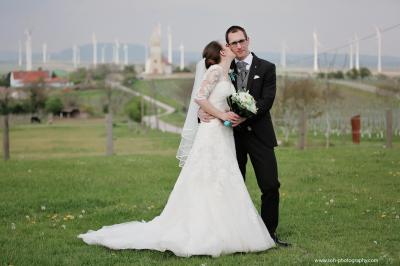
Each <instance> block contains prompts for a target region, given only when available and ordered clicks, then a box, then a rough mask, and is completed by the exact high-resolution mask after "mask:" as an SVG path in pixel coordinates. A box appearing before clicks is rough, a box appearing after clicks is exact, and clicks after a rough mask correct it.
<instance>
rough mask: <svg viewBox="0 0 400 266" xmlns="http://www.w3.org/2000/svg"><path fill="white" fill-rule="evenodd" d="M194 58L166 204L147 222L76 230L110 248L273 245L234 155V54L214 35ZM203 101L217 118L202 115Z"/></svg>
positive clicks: (219, 250)
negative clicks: (174, 176)
mask: <svg viewBox="0 0 400 266" xmlns="http://www.w3.org/2000/svg"><path fill="white" fill-rule="evenodd" d="M203 58H204V59H203V60H202V61H200V62H199V63H198V64H197V68H196V78H195V83H194V87H193V92H192V99H191V103H190V107H189V111H188V114H187V117H186V121H185V126H184V128H183V133H182V140H181V143H180V146H179V149H178V153H177V158H178V159H179V160H180V164H179V165H180V166H181V167H182V170H181V172H180V174H179V176H178V179H177V181H176V183H175V186H174V188H173V190H172V192H171V194H170V196H169V198H168V202H167V204H166V206H165V208H164V210H163V211H162V212H161V214H160V215H159V216H157V217H155V218H154V219H153V220H151V221H149V222H139V221H132V222H126V223H122V224H116V225H111V226H104V227H102V228H101V229H100V230H97V231H92V230H89V231H88V232H87V233H85V234H80V235H79V236H78V237H79V238H81V239H83V241H85V242H86V243H87V244H90V245H102V246H105V247H108V248H110V249H151V250H158V251H165V250H170V251H172V252H173V253H175V254H176V255H177V256H182V257H189V256H192V255H211V256H213V257H218V256H220V255H221V254H230V253H235V252H256V251H263V250H267V249H269V248H271V247H273V246H275V242H274V241H273V240H272V238H271V236H270V235H269V233H268V230H267V228H266V227H265V225H264V222H263V220H262V219H261V217H260V216H259V214H258V212H257V210H256V208H255V207H254V205H253V202H252V201H251V198H250V196H249V193H248V191H247V189H246V186H245V183H244V181H243V177H242V175H241V172H240V170H239V166H238V163H237V161H236V153H235V143H234V138H233V132H232V128H231V127H226V126H224V124H223V121H227V120H228V121H235V119H237V118H238V116H237V115H236V114H235V113H233V112H229V106H228V105H227V102H226V98H227V96H229V95H231V94H232V93H233V92H234V91H235V89H234V86H233V85H232V83H231V82H230V79H229V76H228V71H229V67H230V64H231V62H232V60H233V59H234V58H235V55H234V54H233V52H232V51H231V50H230V48H229V47H226V46H224V45H222V44H220V43H219V42H217V41H212V42H211V43H209V44H208V45H207V46H206V47H205V48H204V51H203ZM199 106H200V107H201V108H202V109H203V110H204V111H206V112H207V113H209V114H211V115H213V116H214V117H216V118H218V119H213V120H211V121H210V122H208V123H198V120H197V111H198V109H199Z"/></svg>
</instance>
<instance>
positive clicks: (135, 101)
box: [125, 97, 147, 123]
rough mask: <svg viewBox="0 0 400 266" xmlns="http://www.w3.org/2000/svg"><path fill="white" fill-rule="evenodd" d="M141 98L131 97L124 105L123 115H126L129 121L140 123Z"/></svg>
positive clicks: (145, 107)
mask: <svg viewBox="0 0 400 266" xmlns="http://www.w3.org/2000/svg"><path fill="white" fill-rule="evenodd" d="M141 105H142V97H133V98H132V99H131V100H130V101H129V102H127V103H126V105H125V113H126V114H127V115H128V117H129V119H130V120H132V121H135V122H137V123H141V122H142V108H141ZM146 109H147V105H146V104H145V105H144V112H146Z"/></svg>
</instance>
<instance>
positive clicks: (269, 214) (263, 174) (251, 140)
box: [234, 129, 280, 235]
mask: <svg viewBox="0 0 400 266" xmlns="http://www.w3.org/2000/svg"><path fill="white" fill-rule="evenodd" d="M234 136H235V145H236V157H237V160H238V163H239V168H240V171H241V172H242V175H243V179H244V180H246V164H247V158H248V157H247V155H249V157H250V160H251V164H252V165H253V168H254V172H255V174H256V178H257V184H258V187H259V188H260V190H261V193H262V195H261V218H262V219H263V221H264V223H265V225H266V227H267V229H268V231H269V233H270V235H273V234H274V233H275V231H276V228H277V227H278V220H279V187H280V183H279V180H278V166H277V162H276V157H275V151H274V148H270V147H267V146H266V145H265V144H264V143H263V142H261V141H260V140H259V139H258V138H257V137H256V136H255V135H254V132H253V131H251V130H250V131H249V130H247V129H244V130H241V131H236V130H235V132H234Z"/></svg>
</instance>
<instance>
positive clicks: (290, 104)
mask: <svg viewBox="0 0 400 266" xmlns="http://www.w3.org/2000/svg"><path fill="white" fill-rule="evenodd" d="M282 99H283V106H285V113H287V112H290V113H291V114H288V115H289V116H290V115H296V116H298V117H300V120H299V123H298V126H299V142H298V147H299V149H304V147H305V140H306V132H307V117H308V116H311V117H314V116H318V115H320V114H321V112H320V111H319V110H318V103H319V102H320V100H321V93H320V91H319V90H318V89H317V88H316V86H315V83H314V82H313V81H312V80H309V79H304V80H296V81H291V82H286V84H285V88H284V90H283V93H282Z"/></svg>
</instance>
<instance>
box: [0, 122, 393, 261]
mask: <svg viewBox="0 0 400 266" xmlns="http://www.w3.org/2000/svg"><path fill="white" fill-rule="evenodd" d="M104 132H105V129H104V126H103V121H102V120H65V121H64V122H57V123H55V124H53V125H51V126H45V125H43V126H18V127H14V128H13V129H12V131H11V140H12V142H11V143H12V144H11V147H12V151H11V156H12V159H11V161H9V162H7V163H5V162H0V210H1V212H0V217H1V218H0V219H1V223H0V264H1V265H9V264H11V265H127V264H130V265H312V264H315V260H316V259H324V258H325V259H332V258H336V259H341V258H342V259H346V258H349V259H354V258H364V259H378V260H379V263H378V264H379V265H382V264H383V265H385V264H393V265H396V264H397V265H398V264H399V263H400V255H399V254H400V245H399V244H400V236H399V232H400V219H399V215H400V211H399V210H400V185H399V180H400V157H399V154H400V153H399V151H400V146H399V142H396V143H395V148H393V149H384V148H383V147H382V143H380V142H363V143H362V144H361V145H359V146H354V145H351V144H350V143H349V142H348V140H347V139H345V140H339V139H337V140H336V142H338V141H341V143H342V145H337V146H334V147H331V148H329V149H325V148H322V147H320V146H319V145H317V143H318V141H317V140H316V141H315V145H313V146H312V147H311V148H308V149H306V150H305V151H299V150H296V149H294V148H292V147H280V148H277V158H278V162H279V170H280V181H281V184H282V186H281V214H280V226H279V230H278V231H279V234H280V235H281V237H282V238H283V239H285V240H288V241H289V242H291V243H292V244H293V246H292V247H291V248H287V249H285V248H277V249H273V250H269V251H266V252H261V253H258V254H235V255H229V256H223V257H220V258H216V259H213V258H210V257H206V256H200V257H193V258H177V257H175V256H174V255H173V254H172V253H171V252H165V253H160V252H155V251H133V250H128V251H111V250H108V249H105V248H103V247H97V246H88V245H86V244H84V243H83V242H82V241H81V240H80V239H77V238H76V236H77V235H78V234H79V233H82V232H86V231H87V230H88V229H98V228H100V227H101V226H102V225H110V224H114V223H121V222H126V221H131V220H142V219H143V220H150V219H152V218H153V217H154V216H156V215H158V214H159V213H160V212H161V210H162V209H163V206H164V205H165V203H166V201H167V198H168V195H169V193H170V191H171V189H172V187H173V185H174V183H175V181H176V177H177V175H178V173H179V168H178V166H177V160H176V159H175V152H176V148H177V146H178V144H179V138H178V136H177V135H172V134H162V133H159V132H156V131H148V132H147V133H145V132H144V131H140V130H139V131H138V132H136V133H135V132H132V131H129V130H128V128H127V126H126V125H125V124H117V126H116V127H115V150H116V154H117V155H115V156H112V157H105V156H103V154H104V147H105V133H104ZM246 183H247V187H248V189H249V191H250V194H251V196H252V198H253V201H254V203H255V205H256V207H257V208H259V207H260V199H259V198H260V192H259V190H258V187H257V184H256V181H255V176H254V173H253V171H252V169H251V168H249V176H248V178H247V181H246Z"/></svg>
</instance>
